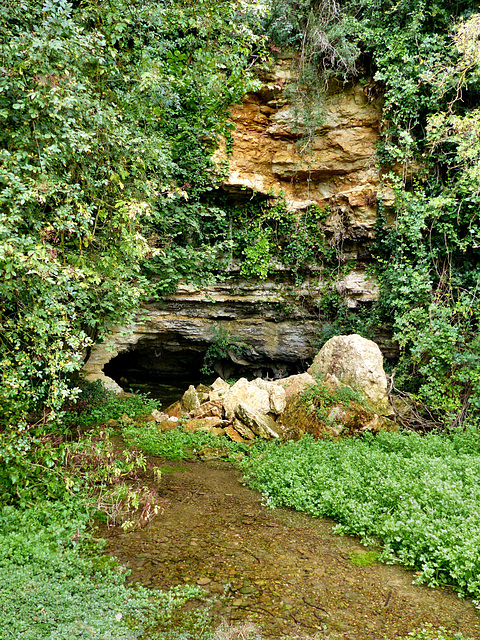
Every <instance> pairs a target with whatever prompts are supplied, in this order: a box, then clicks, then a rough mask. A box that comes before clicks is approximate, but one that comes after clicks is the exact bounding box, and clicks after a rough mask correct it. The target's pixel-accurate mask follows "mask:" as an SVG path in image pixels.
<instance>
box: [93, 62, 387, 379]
mask: <svg viewBox="0 0 480 640" xmlns="http://www.w3.org/2000/svg"><path fill="white" fill-rule="evenodd" d="M293 66H294V60H293V59H282V60H279V61H278V64H277V65H276V66H275V67H274V68H273V70H271V71H270V72H269V73H268V74H267V75H266V76H265V78H264V81H263V85H262V87H261V88H260V89H259V90H258V91H257V92H255V93H249V94H248V95H246V96H245V97H244V99H243V102H242V104H240V105H236V106H234V107H233V108H232V110H231V120H232V122H233V123H234V125H235V128H234V129H233V130H232V139H233V145H231V154H229V156H228V164H229V168H230V170H229V175H228V177H227V178H226V180H225V182H224V185H223V188H224V189H225V190H226V191H227V192H229V193H231V195H232V197H235V198H238V197H245V195H247V196H248V197H250V196H251V195H252V194H253V193H255V192H257V193H261V194H265V195H267V196H270V197H274V196H280V195H281V194H283V195H284V197H285V199H286V201H287V204H288V206H289V207H290V208H291V209H292V210H302V209H305V208H307V207H309V206H312V205H314V204H315V205H319V206H320V207H322V208H324V207H325V206H327V205H328V210H329V213H328V215H327V217H326V221H325V223H324V224H325V231H326V233H327V237H328V238H329V239H330V241H331V242H332V244H335V246H336V247H337V248H338V249H339V252H340V254H339V258H340V261H343V262H346V261H347V260H349V261H353V264H354V265H355V266H354V267H353V269H350V271H349V273H348V275H346V276H342V277H339V278H338V280H337V282H336V283H335V284H334V286H335V287H336V289H337V291H338V292H339V293H340V294H341V295H342V296H343V297H344V300H345V302H346V304H347V306H348V307H349V308H350V309H355V308H357V307H360V306H364V305H365V304H369V303H371V302H372V301H374V300H375V299H376V297H377V294H378V288H377V286H376V283H375V281H374V280H372V279H371V278H370V277H368V276H367V267H368V263H369V261H370V260H371V258H370V256H369V252H368V248H369V245H370V244H371V242H372V240H373V238H374V229H375V224H376V214H377V210H376V197H377V191H378V188H379V182H380V176H379V171H378V169H377V168H376V166H375V149H376V144H377V138H378V134H379V129H380V119H381V109H382V105H381V102H380V101H379V100H371V99H370V98H369V97H368V95H367V92H366V90H365V88H364V87H363V86H361V85H355V86H350V87H347V88H342V89H340V88H337V90H332V91H331V93H330V95H329V96H328V98H327V100H326V103H325V117H324V119H323V123H322V126H321V127H319V128H317V129H316V130H315V131H314V135H313V138H312V139H311V141H310V145H309V149H308V151H305V152H304V153H302V152H301V151H300V150H299V144H300V146H301V145H302V142H301V133H302V129H304V127H303V124H302V122H301V117H298V116H297V115H296V114H295V111H294V109H293V108H292V106H291V105H289V104H288V100H287V91H286V89H285V87H286V86H287V85H288V80H289V79H290V77H291V74H292V68H293ZM225 149H226V147H225V145H224V146H223V148H222V147H221V148H220V149H219V150H218V151H217V153H216V154H215V156H214V160H215V161H216V162H217V163H218V164H222V163H223V162H225V161H226V160H227V156H226V151H225ZM230 276H231V280H230V281H229V282H228V283H226V284H217V285H214V286H210V287H206V288H204V289H202V290H195V289H192V288H190V287H185V286H181V287H179V289H178V291H177V292H176V294H174V295H171V296H167V297H165V298H164V300H163V301H162V302H161V303H152V304H148V305H146V306H145V307H144V309H143V310H142V312H141V313H140V314H139V317H138V321H137V322H136V323H135V324H134V325H132V326H131V327H128V328H126V329H125V328H123V329H122V328H118V329H117V330H116V331H115V332H114V333H113V336H112V338H111V339H110V341H109V345H96V346H94V348H93V350H92V353H91V356H90V359H89V361H88V362H87V364H86V366H85V372H86V374H87V376H88V377H89V378H90V379H95V378H98V377H100V378H103V379H104V381H106V382H107V384H109V385H110V386H112V387H114V388H115V384H114V383H113V381H111V380H110V379H109V378H105V371H106V372H107V373H110V374H111V375H114V371H113V369H112V367H111V366H109V365H108V364H107V363H108V362H109V361H110V360H112V359H113V358H115V357H116V356H119V357H118V358H117V359H116V361H115V362H116V364H117V366H118V367H119V370H121V369H122V367H123V368H124V370H132V369H133V370H137V371H139V372H144V373H145V374H148V372H152V373H157V374H158V373H163V374H164V375H186V374H188V372H189V371H191V372H192V373H193V371H194V370H196V371H198V369H199V368H200V366H201V362H202V359H203V355H204V354H205V351H206V350H207V348H208V346H209V345H210V344H211V342H212V340H213V339H214V335H215V327H216V326H221V327H223V328H224V329H226V330H228V331H229V332H230V334H231V335H232V336H235V337H236V339H237V340H238V341H239V342H241V343H244V344H245V345H246V346H245V348H242V352H241V355H239V354H238V353H236V352H234V351H232V352H230V353H229V358H227V361H226V362H223V364H221V367H223V370H222V371H218V373H223V374H224V375H228V376H229V375H238V374H241V375H245V374H247V375H248V374H252V375H255V376H257V375H260V376H262V375H267V374H268V375H270V376H273V377H281V376H282V375H288V374H292V373H297V372H298V371H300V370H304V369H305V367H306V365H308V364H309V361H310V360H311V359H312V358H313V356H314V355H315V353H316V352H317V351H318V333H319V326H320V325H321V322H320V319H319V314H318V310H317V309H318V305H317V303H318V302H319V301H320V299H321V297H322V295H324V291H325V286H326V283H325V282H323V281H322V277H321V275H319V273H315V270H312V272H311V274H310V276H309V279H307V281H306V282H305V283H304V285H302V287H301V288H297V289H296V290H295V295H294V296H292V295H289V294H288V293H287V288H286V287H279V285H278V282H275V281H273V280H266V281H264V282H252V281H246V280H242V279H241V278H240V277H239V276H238V273H237V274H235V273H233V272H232V273H231V274H230ZM284 276H285V278H286V279H288V274H284ZM328 286H332V285H331V283H328ZM383 338H385V336H383ZM379 340H380V342H382V337H381V336H379ZM382 349H383V351H384V353H385V354H386V355H387V356H388V355H392V353H393V351H392V348H391V345H388V341H385V340H383V344H382ZM105 365H107V366H106V369H104V367H105ZM116 377H117V379H118V378H119V376H118V375H117V376H116ZM118 389H119V388H118V386H117V390H118Z"/></svg>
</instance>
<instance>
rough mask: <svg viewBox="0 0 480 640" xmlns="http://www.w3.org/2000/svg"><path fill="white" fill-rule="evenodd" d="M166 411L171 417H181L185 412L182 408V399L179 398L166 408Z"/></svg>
mask: <svg viewBox="0 0 480 640" xmlns="http://www.w3.org/2000/svg"><path fill="white" fill-rule="evenodd" d="M165 413H166V414H167V415H168V416H170V417H171V418H177V420H178V418H181V417H182V416H183V414H184V413H185V412H184V411H183V409H182V403H181V402H180V400H177V402H174V403H173V404H171V405H170V406H169V407H167V408H166V409H165Z"/></svg>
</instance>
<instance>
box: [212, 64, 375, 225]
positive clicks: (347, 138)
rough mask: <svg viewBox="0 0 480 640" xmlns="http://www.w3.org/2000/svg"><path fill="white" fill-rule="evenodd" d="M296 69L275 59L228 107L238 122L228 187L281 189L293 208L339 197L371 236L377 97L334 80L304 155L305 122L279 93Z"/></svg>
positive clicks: (221, 154)
mask: <svg viewBox="0 0 480 640" xmlns="http://www.w3.org/2000/svg"><path fill="white" fill-rule="evenodd" d="M293 73H295V60H294V59H293V58H290V59H288V58H283V59H279V60H278V62H277V64H276V65H275V67H274V68H272V69H271V70H270V72H269V73H268V74H266V75H265V77H264V78H263V82H264V83H263V86H262V87H261V88H260V89H259V90H258V91H256V92H255V93H249V94H247V95H246V96H244V98H243V101H242V104H240V105H235V106H233V107H232V108H231V110H230V113H231V117H230V119H231V121H232V123H233V124H234V125H235V128H234V129H233V130H232V132H231V135H232V138H233V146H232V148H231V154H230V156H229V158H228V161H229V167H230V175H229V177H228V179H227V181H226V183H225V188H226V189H227V190H231V191H234V192H236V191H238V192H240V190H242V189H243V190H245V189H247V190H248V191H250V192H254V193H255V192H257V193H263V194H266V195H267V194H275V195H277V194H279V193H280V192H283V193H284V194H285V198H286V201H287V203H288V204H289V206H290V207H291V208H293V209H303V208H305V207H306V206H309V205H311V204H320V205H321V206H324V205H325V204H327V203H328V204H330V205H335V204H338V203H342V205H343V207H342V208H343V209H349V210H352V211H353V212H354V215H353V216H352V218H351V220H350V221H349V224H351V225H352V226H353V227H357V230H358V231H361V233H362V234H365V233H366V234H367V235H372V234H373V229H374V225H375V219H376V208H375V202H376V198H375V196H376V192H377V190H378V185H379V182H380V180H379V174H378V170H377V169H376V167H375V163H374V162H373V159H374V156H375V150H376V144H377V138H378V132H379V128H380V120H381V116H382V103H381V101H380V100H371V99H370V97H369V96H368V95H367V91H366V90H365V87H363V86H361V85H353V86H350V87H343V86H342V87H340V86H338V87H337V88H335V87H334V86H333V85H332V86H331V91H330V95H329V96H328V98H327V100H326V104H325V117H324V121H323V124H322V126H320V127H319V128H318V129H317V130H316V131H315V132H314V137H313V140H311V143H310V147H309V149H308V153H304V154H303V155H302V154H301V153H299V147H298V145H297V144H296V142H297V140H298V138H299V134H300V133H301V132H302V130H305V125H304V123H303V122H302V115H301V113H300V114H298V113H296V112H295V110H294V109H293V108H292V107H291V105H289V104H288V102H287V100H286V97H285V93H284V90H285V88H286V87H287V86H288V81H289V80H290V78H291V77H292V74H293ZM214 159H215V161H216V162H217V163H218V164H220V163H221V162H223V161H224V160H225V147H223V148H222V147H221V148H220V149H219V150H218V151H217V153H216V154H215V156H214ZM293 178H294V179H293ZM334 208H335V207H332V210H333V209H334Z"/></svg>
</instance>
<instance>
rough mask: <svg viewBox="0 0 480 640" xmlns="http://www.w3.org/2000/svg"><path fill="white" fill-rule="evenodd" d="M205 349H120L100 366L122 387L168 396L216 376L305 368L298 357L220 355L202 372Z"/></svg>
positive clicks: (280, 373) (279, 374) (274, 375)
mask: <svg viewBox="0 0 480 640" xmlns="http://www.w3.org/2000/svg"><path fill="white" fill-rule="evenodd" d="M206 350H207V347H205V349H203V350H200V349H198V348H197V349H188V348H187V349H186V348H183V349H181V350H178V351H170V352H167V351H166V350H164V349H162V350H161V351H159V350H158V349H156V348H155V347H154V346H149V347H148V346H143V347H140V348H133V349H130V350H128V351H125V352H123V353H120V354H119V355H118V356H116V357H115V358H112V360H110V362H108V363H107V364H106V365H105V366H104V373H105V374H106V375H107V376H109V377H110V378H112V379H113V380H115V382H117V383H118V384H119V385H120V386H121V387H122V388H123V389H124V390H125V391H129V390H132V391H135V392H145V393H146V392H148V393H149V394H150V395H151V396H152V397H154V398H158V399H161V400H163V398H164V396H165V397H166V398H168V400H170V399H172V398H173V400H172V402H173V401H174V400H175V399H178V398H179V397H181V395H182V394H183V392H184V391H185V390H186V389H187V388H188V387H189V385H191V384H193V385H194V386H197V385H198V384H200V383H203V384H211V383H212V382H213V380H215V378H217V377H221V378H223V379H224V380H234V379H238V378H242V377H244V378H247V379H249V380H252V379H254V378H264V379H270V380H276V379H279V378H285V377H287V376H289V375H293V374H296V373H303V372H304V371H305V363H304V362H303V361H300V360H295V361H293V362H292V361H289V362H286V361H279V360H271V359H269V358H264V359H259V358H256V359H255V361H252V362H248V361H243V360H242V362H240V363H239V362H234V361H233V360H231V359H230V358H222V359H219V360H218V361H217V362H215V363H214V365H213V368H214V373H211V374H204V373H203V372H202V371H201V369H202V366H203V361H204V356H205V352H206Z"/></svg>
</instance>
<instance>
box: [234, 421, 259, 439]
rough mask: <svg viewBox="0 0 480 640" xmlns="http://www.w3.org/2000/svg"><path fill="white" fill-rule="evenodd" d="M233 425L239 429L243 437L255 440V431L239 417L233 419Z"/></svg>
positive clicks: (236, 429)
mask: <svg viewBox="0 0 480 640" xmlns="http://www.w3.org/2000/svg"><path fill="white" fill-rule="evenodd" d="M232 426H233V428H234V429H235V431H238V433H239V434H240V435H241V436H242V437H243V438H245V440H254V438H255V434H254V433H253V431H252V430H251V429H249V428H248V427H247V425H246V424H243V422H241V421H240V420H239V419H238V418H234V419H233V421H232Z"/></svg>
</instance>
